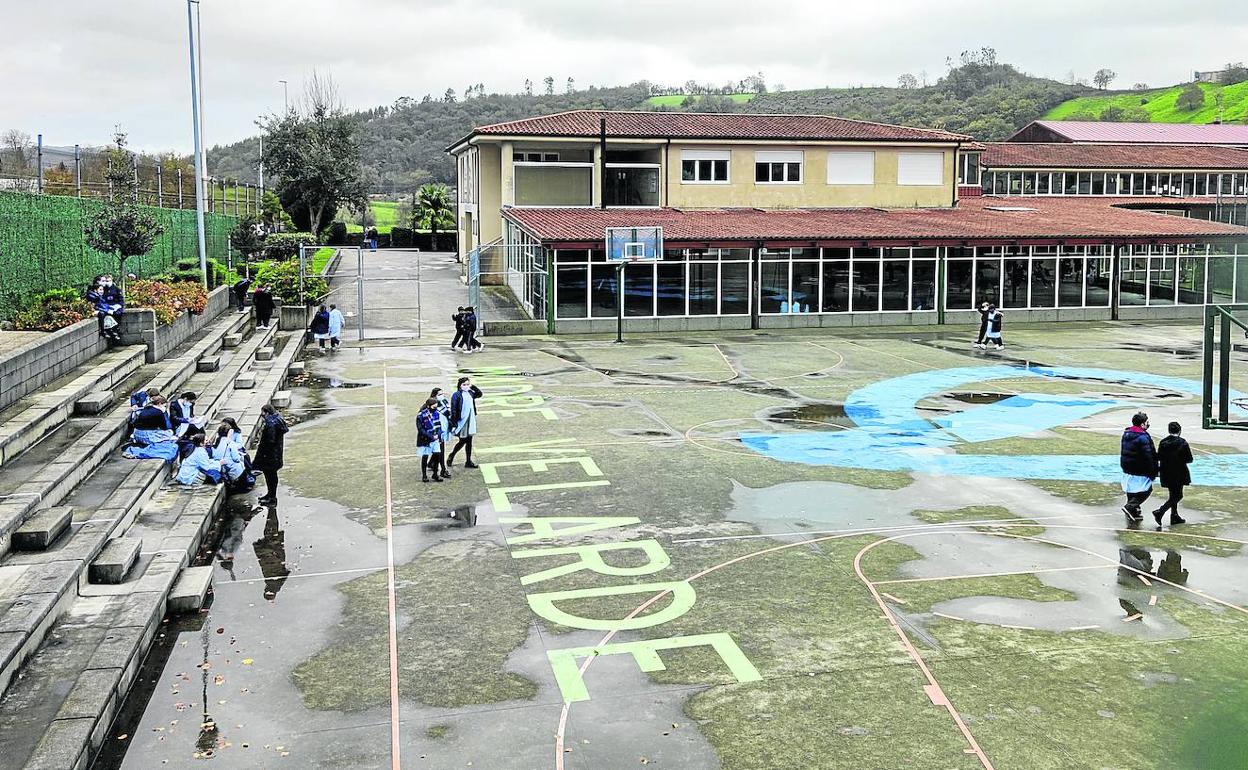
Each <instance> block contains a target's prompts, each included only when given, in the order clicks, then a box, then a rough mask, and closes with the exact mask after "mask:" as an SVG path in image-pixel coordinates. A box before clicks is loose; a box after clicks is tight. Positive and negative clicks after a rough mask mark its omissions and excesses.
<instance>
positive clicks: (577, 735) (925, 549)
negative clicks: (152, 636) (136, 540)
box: [97, 253, 1248, 770]
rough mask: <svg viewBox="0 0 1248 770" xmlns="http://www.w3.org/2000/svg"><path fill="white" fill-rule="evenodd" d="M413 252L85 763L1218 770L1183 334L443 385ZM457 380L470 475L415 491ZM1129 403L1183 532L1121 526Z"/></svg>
mask: <svg viewBox="0 0 1248 770" xmlns="http://www.w3.org/2000/svg"><path fill="white" fill-rule="evenodd" d="M425 257H426V258H427V260H428V261H427V262H425V263H424V264H422V268H421V270H422V272H421V276H420V279H419V280H420V281H422V283H421V284H420V286H421V290H420V296H421V298H422V301H421V303H420V307H419V308H418V307H417V303H415V301H414V300H413V298H414V296H415V292H414V287H415V286H416V283H415V282H416V280H417V278H416V277H415V275H414V272H412V271H409V267H410V255H408V256H405V255H403V254H398V253H379V254H375V255H368V256H367V257H366V259H367V260H371V261H370V262H368V263H367V266H368V267H367V268H366V269H372V268H374V267H375V268H376V272H375V274H386V275H391V276H392V277H393V280H392V281H390V282H385V283H381V282H379V283H375V284H370V285H368V287H367V291H366V294H365V296H366V299H365V307H364V313H365V332H366V333H365V339H364V342H363V343H359V342H356V341H355V336H354V335H353V334H348V340H349V341H348V344H347V345H346V346H345V347H344V348H343V349H341V350H338V351H334V352H326V353H324V354H320V353H318V352H317V351H315V350H309V352H308V354H307V359H308V366H307V374H306V376H305V377H304V378H303V379H302V380H301V381H299V382H297V383H296V387H295V388H294V389H293V399H294V400H293V402H292V405H291V407H290V410H289V417H290V419H291V422H292V424H293V428H292V430H291V433H290V434H289V435H288V437H287V449H286V455H287V467H286V468H285V469H284V470H283V471H282V482H283V489H282V495H281V500H280V502H279V504H278V505H277V506H276V508H264V507H258V506H256V505H255V504H254V501H253V500H251V499H250V498H235V499H234V500H233V501H232V502H231V507H230V509H229V510H228V511H227V514H226V516H225V517H224V519H223V520H222V521H221V522H220V523H219V525H218V529H217V538H218V542H219V545H218V546H217V548H216V550H215V553H214V554H213V556H212V563H213V565H214V569H215V571H216V574H215V586H216V587H215V597H214V600H213V603H212V605H211V607H210V608H208V609H207V610H205V611H204V612H202V613H200V614H198V615H196V616H193V617H189V618H178V619H175V620H173V621H171V622H170V623H169V624H167V627H166V628H165V630H164V631H163V634H162V636H161V638H160V640H159V644H158V647H157V649H156V651H155V652H154V653H153V654H152V656H151V657H150V659H149V660H148V661H147V664H146V666H145V669H144V672H143V674H142V676H141V679H142V682H143V686H142V688H141V690H140V691H138V692H136V694H135V695H134V696H132V697H131V699H130V701H129V702H128V703H127V705H126V708H125V711H124V713H123V715H122V717H121V719H120V721H119V723H118V724H117V725H116V726H115V728H114V734H113V735H112V736H110V739H109V741H108V746H109V748H108V749H107V750H106V752H105V754H104V756H103V757H102V758H101V760H100V762H99V763H97V766H98V767H117V768H133V769H135V770H138V769H140V768H143V769H146V768H153V767H169V768H196V767H203V766H204V764H203V762H204V760H205V759H206V758H212V759H215V760H216V761H224V762H225V763H226V764H228V766H230V767H232V768H276V767H292V768H295V767H297V768H345V767H351V768H399V767H402V768H437V769H439V770H440V769H441V768H464V767H474V768H488V769H489V770H538V769H543V768H544V769H549V770H615V769H616V768H633V767H641V766H653V767H667V768H680V769H681V770H702V769H707V770H709V769H712V768H725V769H731V770H764V769H768V770H770V769H772V768H829V769H831V768H836V769H838V770H839V769H840V768H845V769H846V770H848V769H850V768H855V769H857V768H897V767H913V768H925V769H926V768H963V769H966V770H973V769H975V768H998V769H1000V770H1005V769H1006V768H1063V769H1066V768H1069V769H1072V770H1073V769H1074V768H1096V769H1099V768H1132V769H1133V770H1137V769H1149V768H1158V769H1159V770H1160V769H1161V768H1167V769H1171V768H1193V769H1195V768H1201V770H1218V769H1219V768H1226V769H1228V770H1229V769H1230V768H1240V767H1243V766H1244V765H1243V762H1244V757H1245V756H1248V737H1246V736H1248V655H1245V654H1244V653H1245V651H1246V650H1248V609H1246V608H1248V555H1246V554H1245V550H1244V545H1245V543H1248V474H1245V468H1246V467H1248V466H1245V462H1248V460H1245V458H1246V457H1248V433H1237V432H1231V431H1202V430H1201V429H1200V420H1199V395H1200V391H1199V379H1200V366H1201V359H1200V347H1199V345H1200V339H1199V336H1200V335H1199V328H1198V327H1196V326H1194V325H1178V324H1176V325H1159V324H1155V323H1154V324H1143V323H1103V324H1063V325H1034V326H1022V325H1018V326H1014V327H1012V328H1011V329H1010V330H1009V332H1008V335H1007V336H1008V339H1009V342H1010V345H1009V347H1008V348H1007V349H1006V350H1004V351H999V352H997V351H988V352H986V351H980V350H976V349H973V348H972V347H971V345H970V337H969V336H968V334H969V333H968V332H967V330H965V329H959V328H942V329H941V330H939V331H935V332H934V331H932V330H930V329H928V330H913V329H887V330H879V331H872V330H862V329H859V330H854V331H852V332H846V333H844V334H831V333H828V332H819V331H812V332H802V331H793V332H770V333H769V332H754V333H750V332H738V333H730V334H718V335H709V334H707V335H686V336H681V337H673V338H665V339H652V338H651V339H647V338H639V337H634V338H632V339H630V340H628V341H627V342H626V343H625V344H623V345H615V344H613V343H611V342H610V341H609V340H606V339H601V338H563V339H559V338H549V337H534V338H487V339H485V342H486V346H487V347H486V349H485V351H484V352H481V353H477V354H472V355H465V354H462V353H453V352H452V351H451V350H449V348H448V347H447V343H448V341H449V338H450V334H451V331H450V329H449V328H448V326H449V318H448V317H449V315H450V313H451V312H453V310H454V307H455V306H456V305H458V304H462V303H463V302H464V301H465V300H464V299H463V298H464V297H465V293H464V288H463V287H462V285H460V284H459V283H458V278H457V277H458V266H457V265H455V264H454V263H453V262H452V261H451V260H450V259H449V258H448V257H446V256H445V255H425ZM383 268H384V270H383ZM342 269H343V270H345V269H346V268H345V267H344V268H342ZM351 280H352V276H349V275H346V274H345V273H342V274H340V276H339V279H338V280H337V281H336V282H335V284H334V285H335V287H341V291H340V292H339V293H338V295H337V296H339V297H341V298H342V302H341V303H340V306H342V307H343V308H344V309H346V310H347V311H348V312H349V313H352V314H354V313H355V312H357V311H358V309H359V308H357V307H356V306H355V304H354V296H355V290H354V287H353V285H351V283H350V281H351ZM370 304H371V305H372V306H373V307H387V308H395V309H388V310H386V311H385V313H384V314H383V313H379V312H372V311H370V310H369V307H370ZM354 317H355V316H354V315H352V318H354ZM349 327H350V319H349ZM417 329H419V330H420V337H419V338H416V330H417ZM1235 357H1236V359H1237V365H1239V364H1240V363H1241V362H1239V361H1238V359H1240V358H1242V354H1241V353H1239V352H1236V354H1235ZM461 376H470V377H472V378H473V380H474V382H476V384H478V386H479V387H480V388H481V389H482V391H483V392H484V398H483V400H482V401H481V402H479V411H480V418H479V422H480V433H479V434H478V435H477V437H476V442H475V443H476V446H475V450H476V451H475V454H474V457H473V459H474V461H475V462H477V463H478V464H480V468H478V469H466V468H464V466H463V455H462V454H461V456H460V457H459V458H457V460H456V465H455V467H454V468H453V473H454V476H453V478H452V479H450V480H448V481H446V482H443V483H437V484H435V483H432V482H430V483H422V481H421V478H420V470H419V461H418V458H416V457H415V448H414V443H415V428H414V421H415V415H416V412H417V410H418V409H419V407H420V404H421V403H422V402H423V400H424V398H425V397H427V396H428V394H429V391H430V389H431V388H432V387H435V386H439V387H442V388H445V389H448V390H449V389H451V388H453V386H454V385H455V381H456V379H457V378H458V377H461ZM1233 384H1235V385H1236V386H1238V387H1240V388H1241V389H1244V390H1248V382H1245V381H1243V379H1241V378H1238V377H1237V378H1236V381H1235V382H1234V383H1233ZM1139 409H1144V410H1146V411H1148V412H1149V414H1150V415H1151V417H1152V424H1153V434H1154V437H1155V438H1156V439H1160V438H1161V437H1162V436H1164V435H1165V426H1166V423H1168V422H1169V421H1171V420H1177V421H1179V422H1181V423H1182V424H1183V426H1184V435H1185V437H1186V438H1187V439H1188V440H1189V442H1190V443H1191V445H1192V448H1193V451H1194V453H1195V455H1196V457H1197V460H1196V463H1195V464H1194V465H1193V476H1194V477H1195V481H1196V484H1195V485H1194V486H1192V487H1190V488H1189V490H1188V494H1187V497H1186V499H1185V500H1184V502H1183V514H1184V516H1185V517H1186V518H1187V520H1188V523H1187V524H1183V525H1178V526H1173V527H1172V526H1170V525H1168V524H1167V525H1166V526H1164V527H1163V528H1161V529H1157V528H1155V527H1154V526H1153V521H1152V518H1151V517H1148V516H1146V517H1145V522H1144V523H1143V524H1142V525H1138V526H1137V525H1131V524H1129V523H1128V522H1127V521H1126V520H1125V518H1124V517H1123V515H1122V513H1121V512H1120V511H1119V506H1120V505H1121V504H1122V494H1121V491H1120V489H1119V486H1118V482H1119V480H1120V478H1119V474H1118V473H1117V472H1116V468H1117V451H1118V446H1119V437H1120V435H1121V432H1122V429H1123V427H1124V426H1126V425H1128V424H1129V422H1130V416H1131V414H1133V413H1134V412H1135V411H1137V410H1139ZM1164 494H1165V493H1164V490H1158V493H1157V494H1156V495H1155V496H1154V499H1153V500H1150V501H1149V504H1148V505H1146V506H1145V510H1146V511H1150V510H1152V508H1153V507H1155V506H1156V505H1159V504H1160V500H1161V499H1164Z"/></svg>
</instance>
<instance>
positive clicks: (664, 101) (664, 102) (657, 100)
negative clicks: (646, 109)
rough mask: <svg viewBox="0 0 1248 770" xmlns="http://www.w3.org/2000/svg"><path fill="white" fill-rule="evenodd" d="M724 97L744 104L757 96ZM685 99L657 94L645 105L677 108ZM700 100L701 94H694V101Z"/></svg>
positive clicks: (677, 95)
mask: <svg viewBox="0 0 1248 770" xmlns="http://www.w3.org/2000/svg"><path fill="white" fill-rule="evenodd" d="M716 96H719V94H716ZM724 96H727V97H728V98H729V99H731V100H733V101H734V102H737V103H745V102H748V101H750V100H751V99H753V98H754V97H755V96H758V94H756V93H748V94H724ZM685 97H686V94H659V95H658V96H651V97H650V98H649V99H647V100H646V104H648V105H650V106H652V107H679V106H680V105H681V103H683V102H684V101H685ZM701 98H702V95H701V94H694V99H695V100H698V99H701Z"/></svg>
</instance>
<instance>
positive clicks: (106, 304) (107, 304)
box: [87, 274, 125, 342]
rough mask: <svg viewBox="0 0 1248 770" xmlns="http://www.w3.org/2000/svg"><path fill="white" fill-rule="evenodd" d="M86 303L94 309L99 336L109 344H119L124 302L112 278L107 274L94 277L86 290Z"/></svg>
mask: <svg viewBox="0 0 1248 770" xmlns="http://www.w3.org/2000/svg"><path fill="white" fill-rule="evenodd" d="M87 301H88V302H90V303H91V305H92V307H94V308H95V317H96V319H97V321H98V322H99V327H100V336H101V337H103V338H104V339H106V340H108V341H109V342H121V313H122V311H123V310H124V309H125V300H124V298H123V297H122V294H121V289H120V288H119V287H117V286H116V285H114V284H113V277H112V276H111V275H107V274H105V275H100V276H96V278H95V279H94V280H93V281H92V282H91V287H90V288H89V289H88V290H87Z"/></svg>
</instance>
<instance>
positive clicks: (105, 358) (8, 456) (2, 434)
mask: <svg viewBox="0 0 1248 770" xmlns="http://www.w3.org/2000/svg"><path fill="white" fill-rule="evenodd" d="M145 354H146V348H143V347H139V346H130V347H125V348H118V349H116V350H110V351H108V352H107V353H103V354H101V355H99V356H97V357H95V358H94V359H92V360H91V362H90V363H88V364H85V365H83V366H80V367H78V369H76V370H74V372H71V373H70V374H69V375H67V376H66V377H63V378H61V380H60V381H59V382H57V383H53V385H54V387H53V388H51V389H48V390H42V391H39V392H38V393H34V394H31V395H29V396H26V397H25V398H23V399H21V400H19V401H18V402H17V403H16V404H13V405H12V406H10V407H9V408H8V409H6V410H4V413H3V414H0V466H3V465H4V464H5V463H8V462H11V461H12V460H14V459H16V458H17V457H18V456H19V455H20V454H21V453H22V452H24V451H26V450H27V449H29V448H30V447H31V446H33V445H34V444H35V443H37V442H38V441H39V439H41V438H43V437H44V435H46V434H47V433H49V432H50V431H52V430H55V429H56V428H57V427H59V426H60V425H62V424H64V422H65V421H66V420H68V419H69V417H70V415H72V414H74V411H75V409H74V407H75V405H76V404H77V402H79V401H80V400H83V399H85V398H86V397H87V396H88V395H89V394H91V393H93V392H99V391H110V390H111V389H112V388H113V387H114V386H115V385H117V384H119V383H121V382H122V381H124V380H125V379H126V378H127V377H129V376H130V374H132V373H133V372H135V371H137V370H138V369H139V367H141V366H142V365H143V361H144V355H145Z"/></svg>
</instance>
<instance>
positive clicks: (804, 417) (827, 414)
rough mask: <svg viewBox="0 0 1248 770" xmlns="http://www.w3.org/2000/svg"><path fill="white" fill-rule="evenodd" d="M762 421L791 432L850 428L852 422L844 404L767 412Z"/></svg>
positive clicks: (797, 407) (785, 408) (786, 408)
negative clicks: (839, 426) (833, 426)
mask: <svg viewBox="0 0 1248 770" xmlns="http://www.w3.org/2000/svg"><path fill="white" fill-rule="evenodd" d="M763 419H764V420H767V421H769V422H778V423H782V424H783V425H784V427H785V428H789V429H793V430H813V431H821V430H826V429H827V426H828V425H843V426H847V427H848V426H852V425H853V424H854V422H853V420H851V419H849V418H848V417H847V416H846V415H845V405H844V404H826V403H824V404H802V405H801V406H794V407H783V408H780V409H773V410H770V411H768V412H767V413H766V414H765V415H764V417H763Z"/></svg>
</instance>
